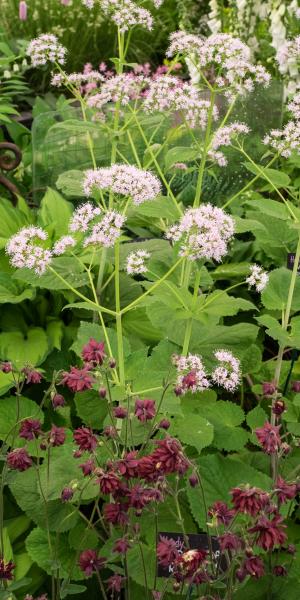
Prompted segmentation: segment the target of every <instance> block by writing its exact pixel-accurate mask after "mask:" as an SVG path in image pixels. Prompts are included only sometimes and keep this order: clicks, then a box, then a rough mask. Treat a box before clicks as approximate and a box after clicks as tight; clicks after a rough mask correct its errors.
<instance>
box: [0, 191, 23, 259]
mask: <svg viewBox="0 0 300 600" xmlns="http://www.w3.org/2000/svg"><path fill="white" fill-rule="evenodd" d="M28 222H29V221H28V217H27V215H26V214H25V213H24V212H22V211H21V210H19V209H18V208H16V207H14V206H13V205H12V203H11V202H9V200H5V199H4V198H1V202H0V248H4V246H5V245H6V242H7V240H8V239H9V238H10V237H11V236H12V235H13V234H14V233H16V232H17V231H18V230H19V229H21V227H24V226H25V225H27V224H28Z"/></svg>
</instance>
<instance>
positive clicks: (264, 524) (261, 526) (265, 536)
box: [248, 515, 287, 550]
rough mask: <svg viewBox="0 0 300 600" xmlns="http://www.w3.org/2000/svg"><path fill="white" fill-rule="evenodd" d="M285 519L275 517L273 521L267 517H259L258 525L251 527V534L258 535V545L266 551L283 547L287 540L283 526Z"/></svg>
mask: <svg viewBox="0 0 300 600" xmlns="http://www.w3.org/2000/svg"><path fill="white" fill-rule="evenodd" d="M282 521H283V518H282V517H281V516H280V515H275V516H274V517H273V519H271V520H270V519H267V517H264V516H261V517H259V519H258V521H257V523H256V525H254V527H250V529H249V530H248V531H249V532H250V533H257V534H258V535H257V538H256V544H257V545H258V546H260V547H261V548H263V549H264V550H272V549H273V548H274V546H281V545H282V544H284V542H285V541H286V539H287V535H286V533H285V532H284V527H286V525H282Z"/></svg>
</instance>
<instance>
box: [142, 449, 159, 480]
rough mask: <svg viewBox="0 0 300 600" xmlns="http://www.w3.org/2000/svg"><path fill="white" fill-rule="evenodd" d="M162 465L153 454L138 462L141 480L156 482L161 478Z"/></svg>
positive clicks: (143, 457)
mask: <svg viewBox="0 0 300 600" xmlns="http://www.w3.org/2000/svg"><path fill="white" fill-rule="evenodd" d="M160 473H161V471H160V465H159V463H157V461H156V459H155V458H153V456H152V455H151V454H149V455H148V456H142V458H140V459H139V461H138V475H139V477H141V479H146V480H147V481H154V480H156V479H157V478H158V477H159V476H160Z"/></svg>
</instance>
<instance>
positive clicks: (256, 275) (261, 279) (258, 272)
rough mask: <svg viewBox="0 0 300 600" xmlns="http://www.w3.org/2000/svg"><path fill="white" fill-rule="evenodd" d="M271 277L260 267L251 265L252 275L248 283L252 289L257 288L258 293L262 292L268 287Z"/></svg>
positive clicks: (247, 280) (248, 278)
mask: <svg viewBox="0 0 300 600" xmlns="http://www.w3.org/2000/svg"><path fill="white" fill-rule="evenodd" d="M268 281H269V275H268V273H266V271H264V270H263V269H262V267H260V266H259V265H251V267H250V275H249V277H247V279H246V282H247V283H248V285H249V286H250V287H255V289H256V291H257V292H262V291H263V290H264V289H265V287H266V286H267V285H268Z"/></svg>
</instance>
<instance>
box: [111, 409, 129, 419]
mask: <svg viewBox="0 0 300 600" xmlns="http://www.w3.org/2000/svg"><path fill="white" fill-rule="evenodd" d="M127 415H128V411H127V410H126V408H123V406H116V408H114V417H116V419H126V417H127Z"/></svg>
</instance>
